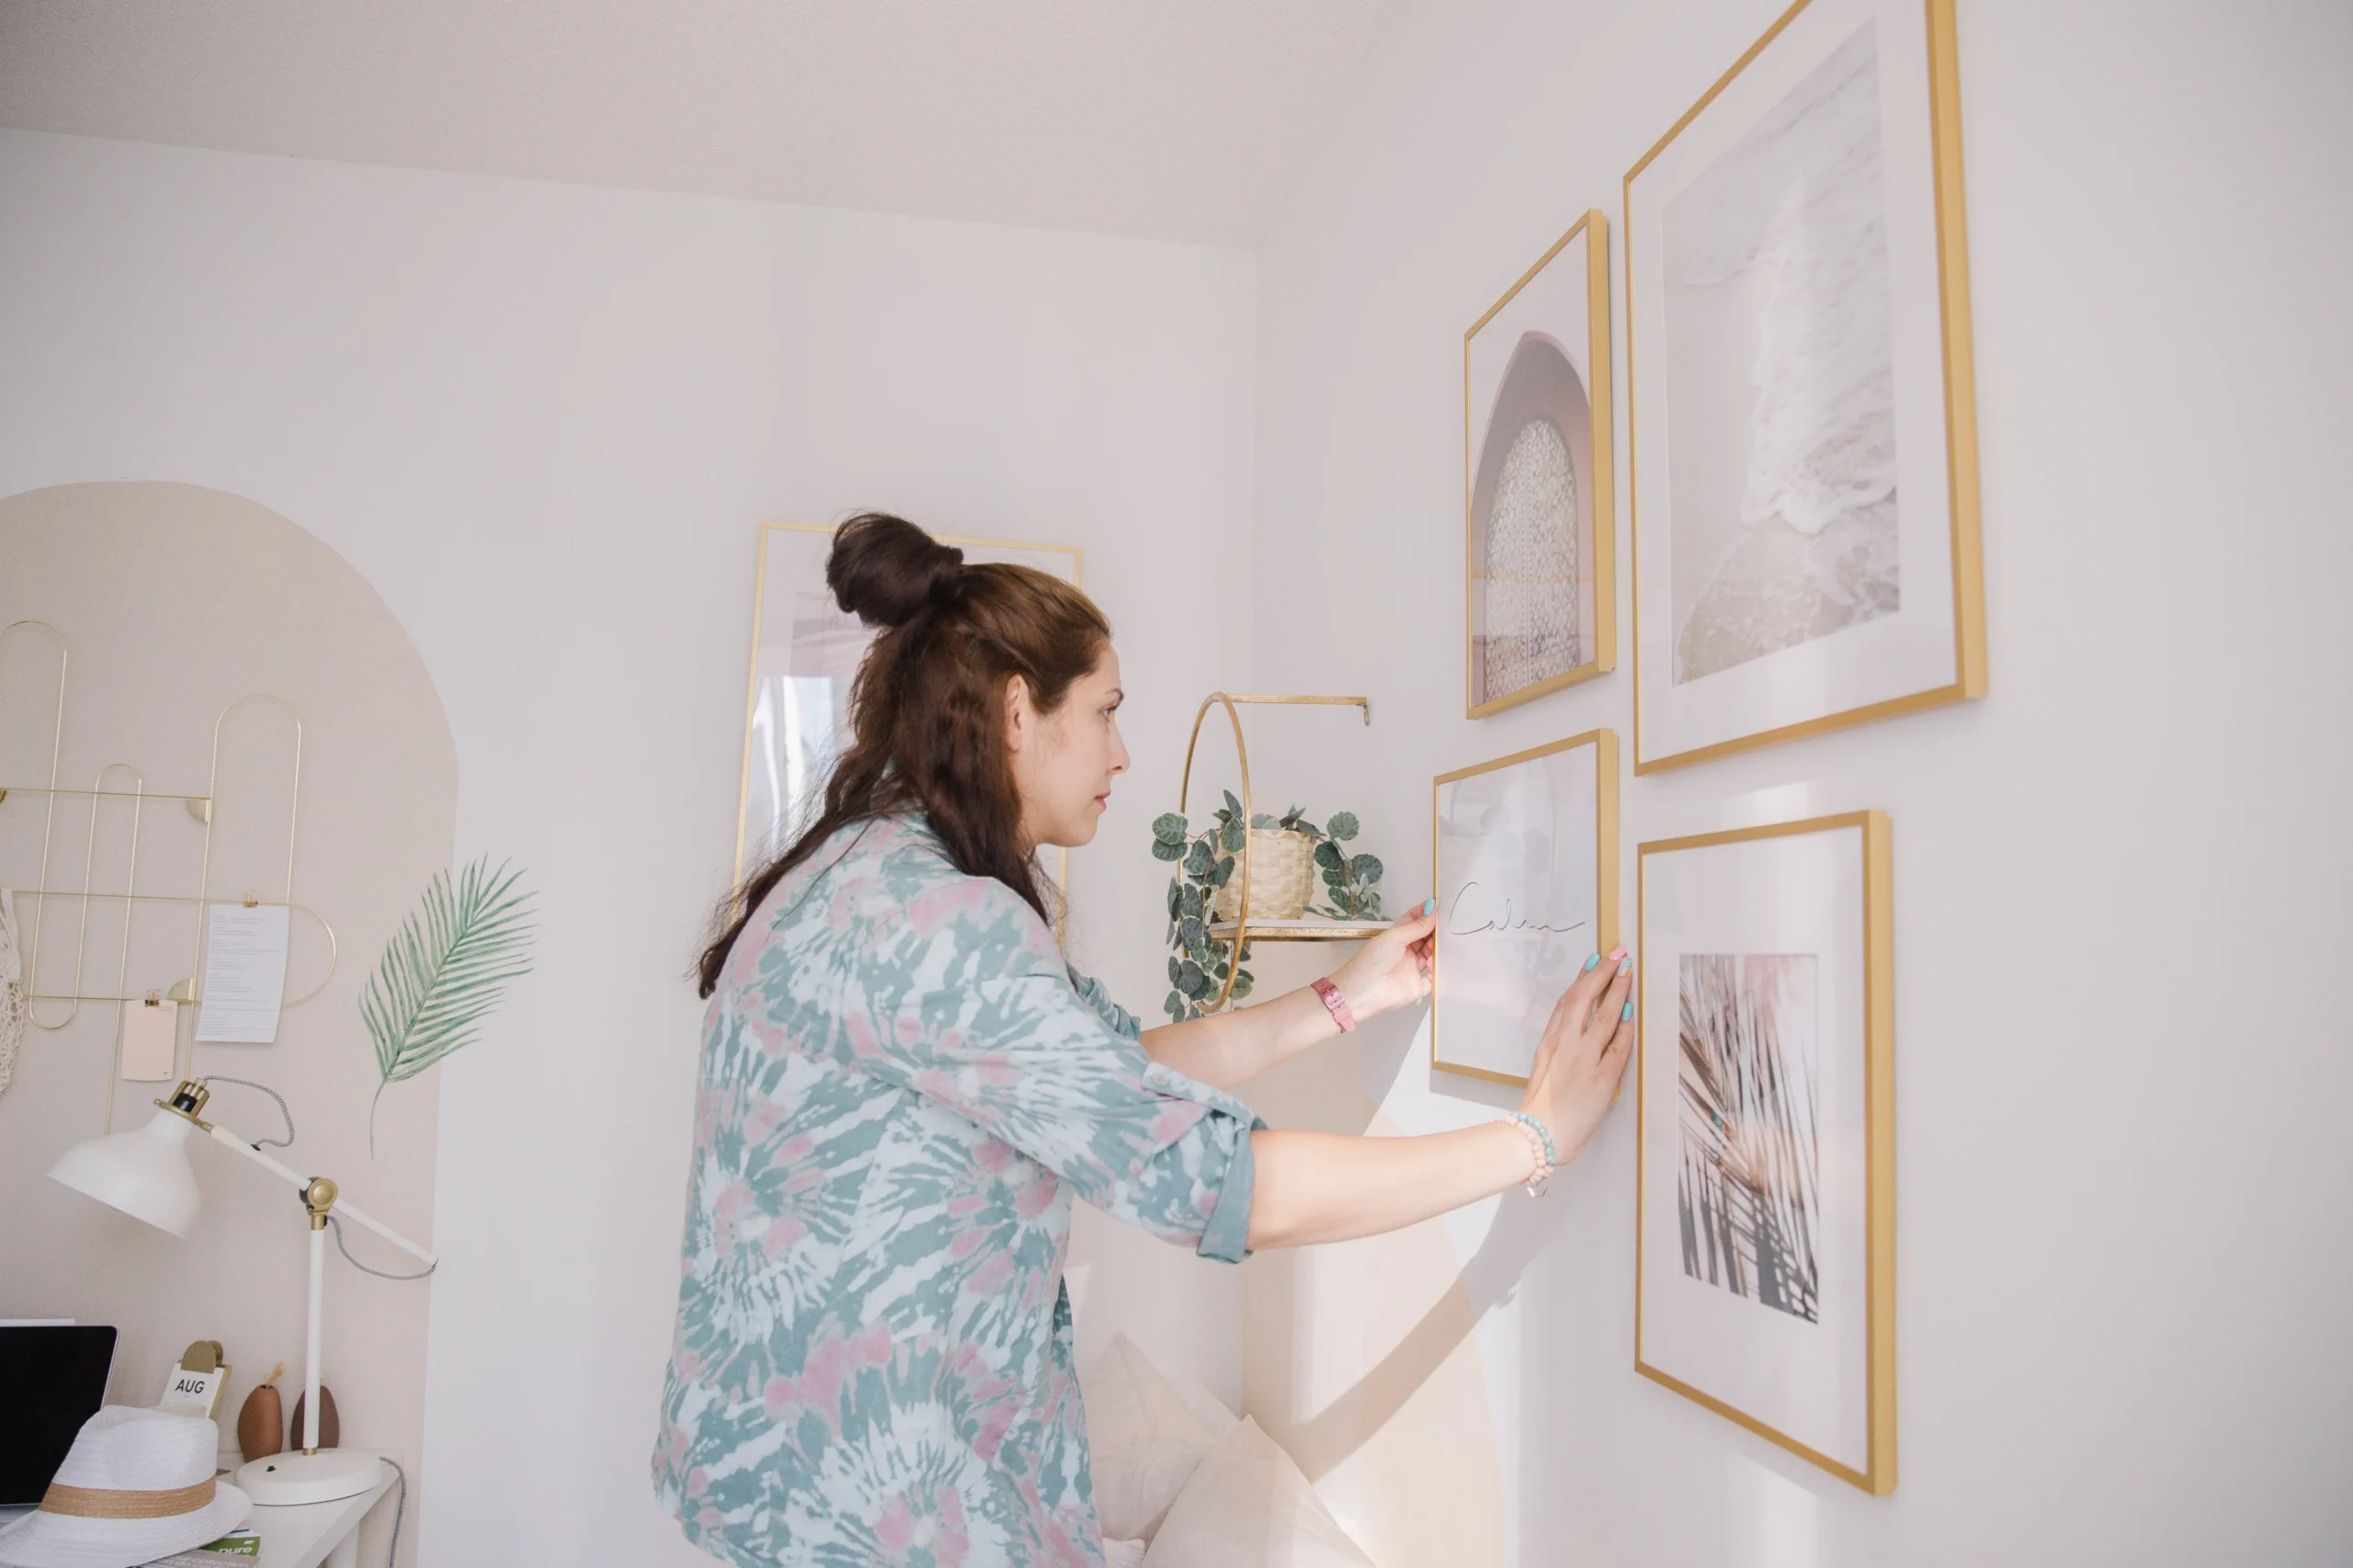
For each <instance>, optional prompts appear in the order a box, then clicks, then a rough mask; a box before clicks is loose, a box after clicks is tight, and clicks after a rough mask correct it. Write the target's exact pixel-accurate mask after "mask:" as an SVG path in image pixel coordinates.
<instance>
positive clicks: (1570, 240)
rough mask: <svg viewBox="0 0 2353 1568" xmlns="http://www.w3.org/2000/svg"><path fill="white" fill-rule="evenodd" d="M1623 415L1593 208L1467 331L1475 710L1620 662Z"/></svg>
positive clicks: (1469, 683) (1466, 609)
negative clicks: (1616, 419)
mask: <svg viewBox="0 0 2353 1568" xmlns="http://www.w3.org/2000/svg"><path fill="white" fill-rule="evenodd" d="M1609 415H1610V389H1609V220H1608V218H1606V217H1604V216H1603V215H1602V214H1601V212H1600V211H1599V210H1589V211H1587V212H1586V214H1585V216H1583V217H1582V218H1579V219H1578V220H1577V221H1576V222H1574V223H1572V224H1570V225H1569V230H1568V233H1564V234H1563V235H1562V236H1561V237H1560V238H1559V239H1558V240H1555V241H1554V242H1553V243H1552V249H1550V250H1548V251H1546V252H1545V253H1544V254H1543V255H1542V256H1539V257H1538V258H1537V259H1536V265H1535V266H1533V267H1529V269H1528V270H1527V271H1526V272H1525V273H1523V274H1521V275H1520V278H1519V281H1518V282H1517V283H1514V284H1513V285H1512V286H1511V287H1510V288H1509V289H1508V290H1506V291H1505V293H1504V297H1503V298H1502V299H1500V300H1497V301H1495V303H1494V304H1493V305H1492V306H1490V307H1489V308H1488V310H1487V313H1486V314H1484V315H1483V316H1481V317H1480V318H1479V319H1478V320H1477V321H1475V322H1473V323H1472V324H1471V330H1470V331H1468V332H1466V333H1464V334H1463V335H1462V608H1463V625H1462V651H1463V665H1462V680H1463V699H1462V701H1463V711H1464V712H1465V714H1466V715H1467V716H1469V717H1470V718H1473V719H1483V718H1485V717H1487V716H1488V715H1489V714H1491V713H1500V712H1502V711H1503V710H1505V709H1506V708H1512V707H1516V706H1518V704H1520V703H1522V702H1527V701H1529V700H1530V699H1535V698H1539V697H1542V696H1544V695H1545V694H1546V693H1548V692H1553V691H1558V690H1560V689H1561V688H1562V687H1567V686H1574V685H1576V684H1577V683H1578V682H1580V681H1586V680H1591V679H1592V678H1593V677H1594V676H1597V675H1602V674H1604V673H1606V672H1608V671H1610V670H1613V669H1616V668H1617V667H1618V568H1617V563H1616V548H1617V540H1618V521H1617V516H1618V515H1617V486H1616V482H1615V481H1614V480H1613V479H1612V477H1611V470H1610V465H1611V461H1612V459H1613V457H1614V455H1615V454H1614V452H1613V450H1612V448H1611V438H1610V427H1609ZM1501 620H1512V621H1517V622H1521V623H1524V624H1522V626H1521V628H1520V629H1519V630H1518V631H1506V630H1505V629H1503V628H1502V627H1501V626H1500V625H1499V624H1498V622H1499V621H1501Z"/></svg>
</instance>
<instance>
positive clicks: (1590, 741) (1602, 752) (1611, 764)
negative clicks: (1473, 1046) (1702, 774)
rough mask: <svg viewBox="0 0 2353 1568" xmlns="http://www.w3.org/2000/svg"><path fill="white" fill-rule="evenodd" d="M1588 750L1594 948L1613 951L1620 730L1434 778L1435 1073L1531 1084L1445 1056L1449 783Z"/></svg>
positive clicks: (1538, 748)
mask: <svg viewBox="0 0 2353 1568" xmlns="http://www.w3.org/2000/svg"><path fill="white" fill-rule="evenodd" d="M1586 746H1590V747H1592V748H1593V762H1594V839H1593V865H1594V881H1593V892H1594V922H1593V923H1594V929H1593V933H1592V935H1593V940H1592V942H1591V943H1590V944H1589V950H1590V951H1592V952H1597V953H1601V952H1608V950H1609V949H1612V948H1614V947H1616V946H1617V945H1618V853H1619V840H1618V733H1617V732H1616V731H1614V730H1606V729H1604V730H1587V731H1586V732H1585V733H1583V734H1578V735H1571V736H1569V737H1568V738H1567V739H1566V740H1559V741H1553V742H1551V743H1549V744H1545V745H1540V746H1530V747H1529V748H1528V749H1527V750H1525V751H1516V752H1513V753H1512V754H1511V755H1510V756H1499V757H1496V758H1495V759H1494V760H1493V761H1491V762H1482V763H1478V764H1475V765H1474V766H1472V767H1458V768H1456V769H1454V770H1453V771H1452V772H1450V773H1441V774H1439V775H1438V777H1436V778H1433V779H1431V780H1430V887H1431V889H1432V891H1433V892H1435V893H1436V894H1437V895H1438V901H1439V903H1438V940H1437V942H1436V943H1435V944H1434V946H1433V949H1432V953H1431V958H1430V1067H1431V1069H1432V1070H1433V1071H1435V1072H1439V1073H1452V1074H1457V1075H1459V1076H1461V1077H1465V1078H1477V1079H1480V1080H1482V1081H1483V1082H1486V1083H1490V1084H1509V1085H1513V1086H1515V1087H1518V1088H1525V1087H1527V1085H1528V1079H1527V1077H1526V1075H1525V1074H1517V1075H1516V1074H1510V1073H1505V1072H1498V1071H1496V1070H1495V1069H1494V1068H1491V1067H1481V1066H1477V1065H1474V1064H1472V1063H1469V1062H1449V1061H1447V1060H1446V1059H1445V1058H1444V1057H1443V1056H1442V1055H1441V1054H1440V1028H1439V1026H1440V1022H1441V1019H1442V1017H1443V1015H1444V1006H1445V995H1444V993H1443V992H1442V991H1441V990H1440V989H1439V988H1440V986H1441V985H1442V984H1443V979H1442V976H1443V973H1444V971H1443V968H1442V966H1443V964H1444V962H1445V958H1446V947H1447V941H1446V935H1445V932H1446V927H1447V925H1448V919H1449V915H1450V913H1451V912H1452V910H1453V909H1454V907H1455V905H1454V904H1453V903H1452V902H1451V900H1450V899H1449V894H1448V887H1447V883H1446V881H1445V880H1444V874H1443V871H1442V869H1441V867H1442V859H1443V853H1444V846H1445V837H1444V833H1443V829H1442V823H1443V819H1444V808H1443V797H1444V794H1445V791H1446V788H1447V786H1448V785H1449V784H1457V783H1461V781H1462V780H1464V779H1467V778H1478V777H1480V776H1481V775H1483V774H1489V773H1495V772H1500V771H1501V770H1503V769H1505V768H1507V767H1518V766H1521V765H1522V764H1525V763H1529V762H1534V761H1537V760H1539V759H1540V758H1542V757H1547V756H1558V755H1561V754H1563V753H1566V752H1571V751H1575V750H1579V749H1581V748H1583V747H1586ZM1579 945H1586V944H1579ZM1576 972H1577V960H1574V959H1573V960H1570V970H1569V973H1568V975H1567V978H1566V979H1564V980H1563V986H1564V987H1565V985H1566V983H1567V980H1573V979H1574V977H1575V974H1576Z"/></svg>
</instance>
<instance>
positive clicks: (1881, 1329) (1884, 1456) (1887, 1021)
mask: <svg viewBox="0 0 2353 1568" xmlns="http://www.w3.org/2000/svg"><path fill="white" fill-rule="evenodd" d="M1850 829H1851V830H1859V835H1860V841H1861V845H1860V853H1861V861H1862V864H1861V868H1860V876H1859V885H1860V890H1861V899H1862V908H1861V910H1860V912H1859V931H1860V934H1861V940H1862V949H1863V950H1862V952H1861V954H1860V955H1859V969H1860V979H1861V990H1862V998H1861V1008H1860V1023H1861V1030H1862V1037H1863V1038H1862V1041H1861V1048H1862V1049H1861V1056H1862V1060H1861V1063H1860V1096H1859V1097H1860V1111H1861V1118H1862V1123H1863V1160H1862V1170H1861V1176H1860V1181H1861V1187H1862V1200H1863V1213H1862V1223H1861V1234H1862V1244H1863V1249H1864V1258H1863V1262H1862V1267H1861V1274H1862V1287H1863V1289H1862V1296H1863V1322H1862V1324H1860V1330H1861V1334H1862V1335H1863V1338H1864V1342H1865V1354H1866V1368H1867V1384H1868V1386H1867V1389H1866V1391H1865V1395H1864V1399H1865V1403H1866V1415H1865V1424H1866V1433H1867V1436H1866V1440H1865V1460H1864V1462H1863V1463H1862V1464H1861V1465H1859V1466H1858V1465H1854V1464H1849V1463H1846V1462H1843V1461H1841V1460H1838V1459H1836V1458H1835V1457H1834V1456H1832V1455H1831V1454H1828V1453H1826V1452H1824V1451H1823V1450H1822V1449H1821V1448H1819V1447H1817V1446H1814V1445H1810V1444H1808V1443H1805V1442H1802V1441H1801V1440H1800V1439H1798V1438H1796V1437H1791V1436H1790V1434H1789V1433H1787V1432H1786V1431H1783V1430H1781V1429H1779V1427H1777V1426H1774V1425H1773V1424H1772V1423H1771V1422H1770V1421H1768V1420H1767V1419H1765V1418H1763V1417H1761V1416H1759V1415H1756V1414H1755V1413H1753V1412H1750V1411H1745V1410H1742V1409H1740V1408H1738V1407H1737V1406H1736V1405H1734V1404H1733V1403H1731V1402H1730V1401H1729V1400H1727V1399H1724V1398H1722V1397H1719V1396H1718V1395H1716V1394H1712V1393H1710V1392H1707V1391H1706V1390H1704V1389H1702V1388H1699V1387H1698V1386H1696V1385H1695V1384H1694V1383H1693V1382H1691V1381H1688V1380H1687V1379H1685V1378H1681V1377H1678V1376H1677V1375H1675V1374H1674V1373H1673V1372H1670V1371H1668V1370H1666V1369H1664V1368H1662V1367H1660V1366H1658V1365H1656V1364H1654V1361H1653V1360H1652V1359H1650V1358H1648V1357H1646V1355H1645V1347H1644V1335H1645V1330H1646V1325H1647V1324H1648V1322H1649V1320H1648V1317H1647V1315H1646V1303H1645V1301H1644V1291H1643V1278H1644V1275H1645V1272H1646V1256H1645V1244H1644V1237H1645V1233H1646V1232H1647V1230H1648V1228H1649V1224H1650V1218H1649V1213H1648V1207H1647V1203H1646V1199H1647V1196H1648V1182H1649V1178H1650V1167H1651V1156H1652V1154H1653V1153H1654V1151H1653V1150H1652V1148H1651V1144H1650V1119H1649V1115H1648V1110H1649V1092H1650V1082H1649V1074H1648V1072H1647V1071H1646V1066H1647V1064H1648V1063H1649V1062H1651V1061H1652V1055H1651V1052H1652V1051H1653V1050H1654V1046H1655V1047H1656V1048H1658V1049H1662V1050H1667V1051H1673V1052H1674V1053H1675V1054H1674V1056H1673V1057H1672V1058H1671V1059H1672V1060H1675V1061H1677V1066H1678V1071H1679V1068H1680V1065H1681V1056H1682V1043H1681V1040H1680V1034H1681V1030H1682V1027H1683V1020H1682V1018H1681V1017H1680V1014H1681V1007H1680V1006H1677V1007H1676V1008H1674V1009H1665V1008H1662V1007H1660V1006H1655V1005H1651V1006H1642V1007H1640V1008H1639V1010H1638V1016H1639V1017H1641V1019H1642V1023H1641V1026H1640V1036H1639V1043H1638V1045H1637V1048H1636V1055H1635V1063H1634V1084H1635V1096H1634V1103H1635V1129H1636V1134H1635V1162H1634V1369H1635V1370H1636V1371H1637V1372H1639V1373H1641V1374H1642V1375H1643V1377H1646V1378H1648V1379H1650V1380H1652V1381H1654V1382H1656V1383H1658V1384H1660V1385H1661V1386H1663V1387H1665V1388H1668V1389H1672V1390H1673V1391H1675V1392H1677V1393H1679V1394H1681V1395H1683V1396H1684V1397H1685V1398H1687V1399H1689V1400H1691V1401H1692V1402H1693V1403H1698V1404H1699V1405H1702V1406H1704V1407H1706V1408H1707V1409H1709V1410H1711V1411H1713V1412H1715V1413H1716V1414H1717V1415H1722V1416H1723V1417H1724V1418H1725V1419H1726V1420H1728V1421H1732V1422H1734V1423H1736V1424H1738V1425H1739V1426H1745V1427H1746V1428H1747V1429H1748V1430H1750V1431H1751V1432H1754V1433H1756V1435H1757V1436H1759V1437H1764V1438H1765V1439H1767V1440H1768V1441H1769V1442H1771V1443H1774V1444H1776V1445H1777V1446H1779V1447H1780V1448H1782V1449H1787V1450H1788V1451H1789V1452H1790V1453H1792V1454H1795V1455H1797V1456H1798V1457H1799V1458H1801V1459H1802V1460H1806V1461H1807V1462H1808V1463H1811V1464H1814V1465H1819V1466H1820V1467H1821V1468H1822V1469H1824V1470H1825V1471H1829V1472H1830V1473H1831V1474H1833V1475H1836V1476H1837V1477H1838V1478H1839V1479H1840V1480H1842V1481H1846V1482H1847V1483H1851V1484H1852V1485H1855V1486H1858V1487H1860V1488H1861V1489H1862V1490H1864V1491H1865V1492H1868V1493H1870V1494H1871V1495H1873V1496H1875V1497H1884V1496H1886V1495H1888V1494H1890V1493H1892V1492H1893V1490H1894V1489H1895V1475H1896V1460H1895V1453H1896V1449H1895V1054H1894V1053H1895V935H1894V912H1893V903H1894V881H1893V858H1892V857H1893V847H1892V846H1893V827H1892V824H1891V823H1890V820H1889V818H1888V815H1887V813H1886V812H1879V811H1861V812H1844V813H1840V814H1837V815H1831V816H1820V817H1811V818H1807V819H1805V820H1803V821H1801V822H1790V823H1779V824H1772V825H1769V826H1764V827H1749V828H1736V829H1732V830H1729V831H1726V832H1722V833H1703V834H1697V835H1690V836H1688V837H1682V838H1667V839H1659V840H1654V841H1653V842H1649V843H1644V844H1641V845H1638V846H1636V847H1635V875H1634V908H1635V915H1634V920H1635V929H1636V934H1637V937H1638V942H1639V946H1638V952H1639V953H1640V955H1641V957H1642V959H1643V961H1644V962H1645V963H1646V964H1653V965H1655V964H1657V963H1662V962H1664V961H1665V949H1663V948H1662V947H1660V946H1658V945H1654V943H1653V942H1652V940H1651V928H1650V926H1649V920H1650V915H1651V905H1650V880H1651V879H1650V870H1651V866H1652V864H1653V861H1654V859H1655V858H1658V857H1661V856H1665V855H1670V854H1677V853H1681V852H1685V851H1690V850H1704V849H1710V848H1714V847H1717V846H1725V845H1733V844H1752V843H1758V842H1763V841H1768V840H1773V839H1781V838H1790V837H1795V836H1799V835H1814V834H1824V833H1835V832H1841V831H1845V830H1850ZM1677 984H1678V985H1679V984H1680V981H1679V980H1678V981H1677ZM1678 994H1679V993H1678ZM1645 1000H1646V1001H1647V1000H1650V998H1647V997H1646V998H1645ZM1663 1013H1665V1014H1667V1015H1668V1016H1666V1017H1662V1014H1663ZM1654 1020H1656V1021H1657V1023H1658V1028H1660V1029H1661V1030H1663V1031H1668V1032H1667V1033H1666V1034H1665V1038H1664V1039H1656V1038H1654V1035H1653V1032H1652V1025H1653V1021H1654ZM1688 1267H1689V1265H1688V1263H1687V1264H1686V1268H1687V1270H1688ZM1757 1310H1758V1311H1763V1310H1764V1309H1762V1308H1759V1309H1757Z"/></svg>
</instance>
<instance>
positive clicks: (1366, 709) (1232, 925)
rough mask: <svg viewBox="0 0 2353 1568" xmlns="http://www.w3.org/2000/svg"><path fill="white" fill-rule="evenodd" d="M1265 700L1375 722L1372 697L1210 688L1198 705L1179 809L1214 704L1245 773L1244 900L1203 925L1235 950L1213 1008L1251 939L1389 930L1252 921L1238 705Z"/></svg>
mask: <svg viewBox="0 0 2353 1568" xmlns="http://www.w3.org/2000/svg"><path fill="white" fill-rule="evenodd" d="M1243 703H1266V704H1269V705H1273V706H1279V707H1286V708H1354V709H1356V710H1358V711H1359V712H1361V713H1362V714H1363V716H1364V722H1366V723H1368V724H1370V723H1371V722H1372V700H1371V699H1370V698H1364V697H1300V696H1281V697H1278V696H1270V695H1263V694H1256V693H1249V694H1245V693H1241V692H1233V693H1228V692H1222V691H1212V692H1211V693H1210V694H1209V695H1208V696H1207V697H1204V698H1203V699H1201V705H1200V707H1199V709H1198V710H1195V712H1194V714H1193V733H1191V734H1190V735H1188V737H1187V738H1186V741H1185V773H1184V777H1183V778H1181V779H1180V780H1178V782H1177V785H1176V812H1177V814H1178V815H1180V816H1181V815H1183V814H1184V812H1185V808H1186V804H1187V802H1188V801H1189V800H1190V799H1191V795H1192V788H1193V753H1194V751H1195V749H1196V748H1198V747H1199V744H1200V742H1201V722H1202V721H1203V720H1205V719H1207V718H1208V717H1209V715H1210V710H1211V708H1222V709H1223V710H1224V712H1225V716H1226V719H1227V721H1228V722H1230V723H1231V724H1232V725H1233V756H1234V760H1235V762H1236V763H1237V764H1238V765H1239V766H1240V768H1241V772H1242V824H1243V827H1244V832H1243V835H1242V848H1241V850H1240V859H1239V861H1238V863H1237V864H1236V865H1235V866H1234V869H1233V874H1234V876H1235V878H1236V879H1237V880H1238V881H1240V882H1241V884H1242V896H1241V900H1240V902H1239V903H1238V905H1237V907H1236V908H1235V910H1234V912H1233V919H1231V920H1218V921H1212V922H1211V923H1210V924H1209V925H1208V926H1206V927H1205V928H1206V929H1207V931H1208V932H1209V934H1210V937H1211V939H1212V940H1218V941H1230V942H1231V943H1232V944H1233V951H1232V952H1231V953H1230V954H1229V955H1228V957H1227V960H1226V966H1225V983H1224V985H1223V986H1222V987H1221V988H1220V989H1219V991H1218V994H1217V1001H1216V1003H1215V1004H1214V1005H1213V1006H1211V1008H1210V1011H1211V1012H1212V1013H1214V1012H1216V1011H1218V1010H1219V1008H1222V1007H1223V1006H1225V1005H1226V1003H1227V1001H1228V1000H1229V999H1231V998H1232V996H1233V978H1234V976H1235V975H1236V974H1237V973H1239V972H1240V971H1241V968H1242V961H1241V960H1242V949H1243V947H1244V946H1245V944H1246V943H1250V942H1358V941H1362V940H1363V939H1364V938H1366V937H1372V936H1377V935H1379V934H1380V933H1381V932H1382V931H1384V930H1386V929H1388V926H1389V923H1388V922H1387V921H1385V920H1324V919H1320V918H1306V919H1299V920H1253V919H1251V918H1250V834H1249V832H1248V828H1249V824H1250V821H1251V814H1252V813H1251V808H1250V748H1249V746H1248V745H1247V744H1245V742H1244V740H1243V738H1242V714H1241V711H1240V708H1239V706H1238V705H1240V704H1243Z"/></svg>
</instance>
